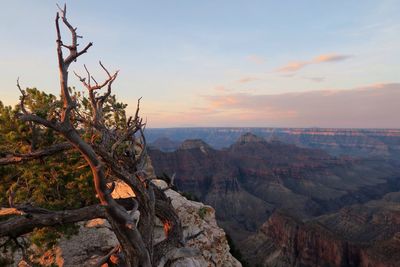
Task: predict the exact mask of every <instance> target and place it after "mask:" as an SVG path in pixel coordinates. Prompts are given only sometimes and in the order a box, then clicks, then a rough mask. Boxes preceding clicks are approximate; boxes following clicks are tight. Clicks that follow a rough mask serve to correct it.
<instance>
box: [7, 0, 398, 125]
mask: <svg viewBox="0 0 400 267" xmlns="http://www.w3.org/2000/svg"><path fill="white" fill-rule="evenodd" d="M56 3H59V4H61V5H62V4H63V3H64V2H57V1H51V0H40V1H37V0H15V1H6V0H0V4H1V9H0V25H1V26H0V36H1V41H0V100H1V101H2V102H4V103H5V104H7V105H14V104H16V103H17V102H18V98H19V93H18V90H17V88H16V86H15V84H16V79H17V77H20V83H21V85H22V86H23V87H37V88H39V89H41V90H43V91H46V92H49V93H52V94H56V95H58V94H59V88H58V69H57V59H56V50H55V27H54V18H55V14H56V11H57V7H56ZM66 3H67V9H68V11H67V17H68V19H69V21H70V22H71V24H73V25H74V26H76V27H78V33H79V34H80V35H82V36H83V39H80V43H81V47H84V45H85V44H86V43H87V42H89V41H91V42H93V43H94V45H93V47H91V48H90V49H89V52H88V53H87V54H85V55H83V56H82V57H80V58H79V59H78V61H77V62H76V63H74V64H73V65H71V67H70V70H74V71H77V72H78V73H83V64H86V65H87V66H88V68H89V69H90V70H91V72H92V73H93V74H94V76H95V77H96V78H97V79H98V80H100V79H101V77H104V73H102V72H101V68H100V67H99V65H98V60H101V61H102V62H103V64H104V65H106V66H107V67H108V68H109V69H110V70H120V73H119V76H118V79H117V80H116V82H115V83H114V87H113V92H114V93H115V94H116V95H117V97H118V99H119V100H121V101H123V102H125V103H127V104H128V111H129V112H130V113H133V111H134V109H135V105H136V101H137V98H139V97H142V108H141V115H142V117H144V118H146V119H147V122H148V127H150V128H154V127H207V126H209V127H229V126H232V127H240V126H243V127H244V126H245V127H252V126H253V127H337V128H400V119H399V114H400V104H399V103H400V75H399V74H400V49H399V47H400V16H399V15H398V14H400V1H398V0H379V1H376V0H358V1H355V0H337V1H320V0H314V1H312V0H292V1H288V0H282V1H267V0H264V1H251V0H247V1H235V0H230V1H222V0H221V1H208V0H203V1H183V0H181V1H173V0H171V1H122V0H121V1H100V0H85V1H77V0H74V1H72V0H71V1H66ZM65 37H66V38H65V39H66V40H67V37H68V36H67V35H65ZM70 85H71V86H76V88H78V89H82V90H84V89H83V88H82V86H81V85H80V83H79V81H78V80H77V79H76V78H75V77H73V76H71V77H70Z"/></svg>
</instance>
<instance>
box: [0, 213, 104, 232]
mask: <svg viewBox="0 0 400 267" xmlns="http://www.w3.org/2000/svg"><path fill="white" fill-rule="evenodd" d="M31 211H32V212H30V213H27V212H23V211H20V214H18V215H19V216H17V217H12V218H10V219H8V220H6V221H2V222H0V237H3V236H10V237H18V236H20V235H23V234H26V233H29V232H32V230H33V229H34V228H37V227H45V226H55V225H61V224H66V223H75V222H80V221H86V220H90V219H94V218H106V216H107V214H106V211H105V209H104V207H103V206H101V205H92V206H87V207H84V208H80V209H75V210H63V211H54V212H50V211H49V212H48V213H42V212H41V213H35V212H34V209H31ZM21 215H22V216H21Z"/></svg>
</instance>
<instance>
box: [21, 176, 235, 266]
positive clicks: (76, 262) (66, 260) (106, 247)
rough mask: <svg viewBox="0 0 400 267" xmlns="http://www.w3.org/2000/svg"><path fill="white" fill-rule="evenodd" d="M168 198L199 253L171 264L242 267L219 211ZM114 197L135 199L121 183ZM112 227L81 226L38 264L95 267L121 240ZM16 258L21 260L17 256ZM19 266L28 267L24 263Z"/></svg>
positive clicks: (159, 235)
mask: <svg viewBox="0 0 400 267" xmlns="http://www.w3.org/2000/svg"><path fill="white" fill-rule="evenodd" d="M154 183H155V184H156V185H157V186H159V187H161V188H166V186H167V185H166V183H165V182H164V181H162V180H156V181H155V182H154ZM165 192H166V195H167V196H168V197H169V198H170V199H171V202H172V205H173V207H174V208H175V209H176V212H177V215H178V217H179V218H180V220H181V222H182V226H183V234H184V238H185V239H186V240H187V242H186V247H187V248H192V249H195V250H196V251H197V252H198V253H197V254H196V255H194V256H192V257H179V255H177V256H176V257H175V261H173V262H170V264H171V265H169V266H171V267H203V266H215V267H217V266H218V267H240V266H242V265H241V264H240V262H239V261H238V260H236V259H235V258H234V257H233V256H232V255H231V254H230V252H229V245H228V242H227V239H226V236H225V232H224V230H223V229H222V228H220V227H219V226H218V225H217V222H216V219H215V211H214V209H213V208H212V207H211V206H207V205H204V204H203V203H200V202H195V201H190V200H187V199H186V198H185V197H183V196H182V195H180V194H179V193H178V192H176V191H173V190H171V189H168V190H166V191H165ZM113 196H114V197H118V196H122V197H127V196H132V192H131V190H129V187H127V186H124V184H123V183H121V182H120V183H117V186H116V187H115V190H114V192H113ZM110 229H111V228H110V225H109V223H108V222H107V221H106V220H104V219H94V220H90V221H87V222H82V223H79V232H78V234H77V235H73V236H71V237H69V238H64V237H63V238H61V239H60V240H59V242H58V245H57V246H56V247H55V248H54V249H52V250H49V251H46V252H45V253H44V255H43V256H42V257H41V258H40V259H39V260H38V262H39V263H40V264H41V265H44V266H50V265H51V264H56V265H57V266H65V267H68V266H71V267H72V266H91V265H92V264H93V263H95V262H97V259H98V258H100V257H102V256H104V255H106V254H107V253H108V252H109V251H111V250H112V249H113V248H114V247H115V246H116V245H117V244H118V240H117V238H116V237H115V235H114V233H113V232H112V231H111V230H110ZM155 237H156V242H160V241H162V240H163V239H164V238H165V236H164V230H163V225H162V223H161V222H158V224H157V222H156V229H155ZM14 258H17V256H15V257H14ZM19 266H24V265H23V263H20V265H19Z"/></svg>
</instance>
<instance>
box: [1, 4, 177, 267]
mask: <svg viewBox="0 0 400 267" xmlns="http://www.w3.org/2000/svg"><path fill="white" fill-rule="evenodd" d="M66 13H67V10H66V6H64V7H63V8H60V10H59V12H57V15H56V19H55V25H56V31H57V40H56V42H57V58H58V68H59V73H60V92H61V101H62V108H61V109H60V110H59V111H58V114H59V116H57V118H55V119H54V118H53V119H52V120H48V119H45V118H43V117H40V116H38V115H36V114H34V112H31V111H29V110H27V108H25V105H24V101H25V93H24V90H22V89H21V87H20V86H19V84H18V88H19V89H20V91H21V93H22V97H21V102H20V106H21V111H22V112H21V114H20V115H19V118H20V119H21V120H22V121H24V122H27V123H31V124H36V125H41V126H44V127H48V128H51V129H53V130H54V131H55V132H57V133H59V134H60V135H61V136H63V137H64V138H65V139H66V141H67V143H61V144H56V145H55V146H54V147H50V148H48V149H44V150H41V151H37V152H32V153H30V154H27V155H11V157H8V158H6V159H3V160H0V164H9V163H17V162H22V161H25V160H29V159H31V158H37V157H41V156H49V155H52V154H53V153H56V152H57V151H58V150H60V151H61V150H65V149H76V150H77V151H79V152H80V154H81V155H82V156H83V157H84V159H85V160H86V162H87V163H88V165H89V166H90V169H91V172H92V174H93V181H94V187H95V190H96V193H97V197H98V199H99V201H100V205H97V206H95V207H91V208H90V211H91V212H88V213H87V212H86V211H87V210H82V209H81V210H72V211H63V212H58V213H57V215H58V216H52V215H55V214H56V212H50V211H48V212H44V213H41V212H39V213H38V212H35V209H31V210H30V211H29V210H26V211H24V210H23V209H22V208H21V209H18V207H16V208H15V209H16V210H19V212H22V213H30V214H31V216H30V217H27V216H25V217H23V218H21V217H17V218H11V219H10V220H8V221H6V223H3V222H1V223H0V236H10V237H13V238H16V237H17V236H19V235H22V234H25V233H27V232H29V231H31V230H32V229H33V228H34V227H42V226H49V225H53V224H57V223H60V221H59V220H58V221H57V218H58V219H60V218H61V217H62V220H61V221H63V222H76V221H80V220H86V219H90V218H96V217H103V218H106V219H107V220H108V221H109V222H110V224H111V226H112V229H113V231H114V233H115V235H116V236H117V238H118V241H119V243H120V246H121V249H122V252H123V254H124V258H125V261H126V264H127V265H128V266H145V267H150V266H158V264H159V263H161V264H162V263H164V262H167V261H168V258H166V257H168V256H167V255H171V254H174V253H175V252H176V251H181V253H183V252H184V251H185V249H181V250H179V248H181V247H183V245H184V244H183V239H182V229H181V224H180V221H179V218H178V217H177V215H176V213H175V211H174V209H173V207H172V205H171V202H170V200H169V199H168V198H167V197H166V195H165V194H164V192H163V191H161V190H160V189H158V188H157V187H156V186H155V185H154V184H153V183H152V181H151V178H150V177H148V176H147V173H146V171H145V170H144V168H145V167H146V160H147V155H146V140H145V136H144V132H143V131H144V127H145V124H144V123H143V120H142V119H141V118H140V117H139V101H138V105H137V109H136V113H135V115H134V116H133V117H130V118H129V119H127V120H126V121H125V124H124V125H116V123H114V124H112V123H111V124H110V123H109V121H108V120H107V118H105V116H104V114H105V108H108V109H109V108H112V107H110V106H109V105H108V103H109V100H110V97H111V93H112V85H113V82H114V81H115V79H116V78H117V76H118V71H116V72H114V73H111V72H109V71H108V69H107V68H106V67H105V66H104V65H103V64H102V63H101V62H100V67H101V68H102V69H103V70H104V73H105V76H106V78H105V80H104V81H103V82H101V83H100V82H97V81H96V79H95V78H94V77H93V76H92V75H91V73H90V72H89V70H88V69H87V68H86V66H85V70H86V74H85V75H84V76H85V77H83V76H81V75H79V74H77V73H75V75H76V77H78V79H79V80H80V82H81V83H82V84H83V86H84V87H85V90H86V91H87V93H88V100H89V104H90V105H89V109H88V110H87V112H81V111H82V103H81V102H80V100H79V97H77V96H76V95H74V94H73V93H72V91H71V89H70V88H69V86H68V79H69V71H68V70H69V67H70V65H71V64H72V63H73V62H76V61H77V59H78V58H79V57H80V56H82V55H83V54H85V53H86V52H87V51H88V49H89V48H90V47H91V46H92V43H89V44H87V45H86V46H85V47H84V48H83V49H82V50H79V49H78V38H80V37H81V36H79V35H78V34H77V28H75V27H73V26H72V25H71V24H70V22H69V21H68V19H67V17H66ZM62 25H64V26H65V27H66V28H67V29H68V31H69V33H70V35H71V42H70V43H69V44H66V43H64V41H63V40H62V36H61V30H60V27H61V26H62ZM101 91H104V92H101ZM139 100H140V99H139ZM88 133H90V138H87V134H88ZM84 134H85V137H84V136H83V135H84ZM135 151H139V152H140V153H139V154H137V153H136V154H135ZM106 170H107V172H106ZM115 179H119V180H122V181H123V182H125V183H126V184H127V185H128V186H129V187H130V188H131V189H132V190H133V192H134V193H135V198H133V199H131V201H132V202H133V205H132V207H133V210H128V209H127V208H126V207H124V205H122V204H121V203H119V202H118V201H117V200H116V199H113V197H112V196H111V193H112V191H113V189H114V183H113V182H111V181H112V180H115ZM110 184H111V186H110ZM84 209H85V208H84ZM136 209H138V210H139V211H140V221H139V224H138V225H136V224H135V221H134V219H133V217H132V214H133V213H134V212H135V210H136ZM156 217H157V218H159V219H160V220H161V221H162V222H163V223H164V229H166V234H167V238H166V239H165V240H163V241H161V242H160V243H158V244H155V243H154V237H153V232H154V222H155V218H156ZM17 227H18V231H16V230H17ZM175 254H176V253H175Z"/></svg>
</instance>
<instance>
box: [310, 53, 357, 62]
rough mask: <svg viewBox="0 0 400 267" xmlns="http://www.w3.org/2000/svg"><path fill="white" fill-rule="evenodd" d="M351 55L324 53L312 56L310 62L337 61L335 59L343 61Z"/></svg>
mask: <svg viewBox="0 0 400 267" xmlns="http://www.w3.org/2000/svg"><path fill="white" fill-rule="evenodd" d="M351 57H352V56H350V55H336V54H325V55H319V56H317V57H315V58H314V60H313V61H311V63H323V62H337V61H343V60H346V59H348V58H351Z"/></svg>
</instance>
